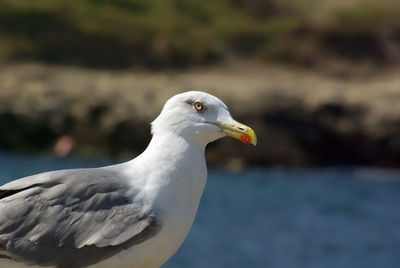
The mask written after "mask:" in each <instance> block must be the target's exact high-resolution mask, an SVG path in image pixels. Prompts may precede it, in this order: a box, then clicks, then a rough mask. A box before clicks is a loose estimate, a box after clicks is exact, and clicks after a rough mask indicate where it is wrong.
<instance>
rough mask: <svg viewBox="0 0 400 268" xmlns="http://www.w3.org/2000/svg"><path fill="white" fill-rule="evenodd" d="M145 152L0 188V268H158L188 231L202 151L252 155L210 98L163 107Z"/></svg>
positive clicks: (246, 135) (182, 97) (250, 137)
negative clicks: (233, 148) (218, 147)
mask: <svg viewBox="0 0 400 268" xmlns="http://www.w3.org/2000/svg"><path fill="white" fill-rule="evenodd" d="M151 132H152V135H153V137H152V139H151V141H150V143H149V145H148V147H147V148H146V150H145V151H144V152H143V153H142V154H140V155H139V156H137V157H136V158H134V159H133V160H130V161H128V162H124V163H121V164H116V165H111V166H106V167H100V168H88V169H69V170H58V171H50V172H45V173H41V174H37V175H33V176H29V177H25V178H21V179H18V180H15V181H12V182H9V183H7V184H5V185H3V186H1V187H0V266H1V267H26V266H33V267H42V266H51V267H57V268H67V267H68V268H81V267H118V268H123V267H135V268H141V267H145V268H149V267H159V266H161V265H162V264H163V263H165V262H166V261H167V260H168V259H169V258H170V257H171V256H172V255H173V254H174V253H175V252H176V251H177V250H178V248H179V247H180V246H181V244H182V243H183V241H184V240H185V238H186V236H187V234H188V233H189V230H190V228H191V226H192V224H193V221H194V218H195V215H196V211H197V208H198V205H199V201H200V198H201V195H202V192H203V189H204V186H205V183H206V179H207V166H206V162H205V157H204V151H205V147H206V145H207V144H208V143H210V142H212V141H214V140H216V139H219V138H221V137H223V136H225V135H227V136H231V137H233V138H236V139H238V140H240V141H242V142H244V143H248V144H253V145H256V143H257V137H256V135H255V132H254V131H253V130H252V129H251V128H250V127H248V126H246V125H243V124H241V123H239V122H237V121H235V120H233V118H232V116H231V115H230V112H229V109H228V107H227V106H226V105H225V104H224V103H223V102H222V101H221V100H219V99H218V98H217V97H215V96H213V95H210V94H208V93H205V92H201V91H189V92H185V93H181V94H178V95H175V96H173V97H172V98H170V99H169V100H168V101H167V102H166V103H165V105H164V107H163V109H162V111H161V113H160V115H159V116H158V117H157V118H156V119H155V120H154V121H153V122H152V123H151Z"/></svg>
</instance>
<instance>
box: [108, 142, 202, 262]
mask: <svg viewBox="0 0 400 268" xmlns="http://www.w3.org/2000/svg"><path fill="white" fill-rule="evenodd" d="M137 160H138V161H137V162H136V163H134V164H135V165H134V166H136V167H135V168H133V169H132V170H135V171H136V172H135V174H136V175H135V176H137V175H138V174H140V176H141V177H142V178H144V180H142V181H141V182H140V184H142V191H143V192H144V193H143V194H142V195H143V196H144V197H145V199H146V200H145V201H144V203H147V205H146V206H149V207H151V208H155V209H156V210H157V211H158V212H159V219H160V221H161V229H160V231H159V232H158V233H157V234H156V235H155V236H154V237H152V238H150V239H148V240H147V241H145V242H143V243H141V244H138V245H135V246H133V247H131V248H128V249H127V250H124V251H122V252H121V253H119V254H118V255H116V256H114V257H113V258H110V259H109V260H107V261H105V262H104V263H102V264H103V265H106V266H104V267H112V266H114V267H159V266H161V265H162V264H163V263H164V262H166V261H167V260H168V259H169V258H170V257H171V256H172V255H173V254H174V253H175V252H176V251H177V250H178V249H179V247H180V246H181V244H182V243H183V241H184V240H185V238H186V236H187V235H188V233H189V230H190V228H191V226H192V224H193V221H194V218H195V216H196V212H197V208H198V205H199V202H200V198H201V195H202V193H203V189H204V186H205V183H206V180H207V167H206V163H205V158H204V151H202V150H188V151H186V152H184V153H183V154H180V155H179V157H176V156H170V157H168V158H164V159H160V157H158V159H157V160H156V161H154V162H150V160H148V159H146V161H144V160H142V159H140V158H139V159H137ZM145 162H146V164H144V163H145ZM138 163H139V164H140V166H141V167H140V168H137V167H138ZM148 163H158V165H157V166H153V167H149V166H148ZM126 174H129V172H128V173H126ZM135 183H136V184H137V183H139V181H135ZM101 267H103V266H101Z"/></svg>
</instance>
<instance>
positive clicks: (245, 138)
mask: <svg viewBox="0 0 400 268" xmlns="http://www.w3.org/2000/svg"><path fill="white" fill-rule="evenodd" d="M240 141H241V142H244V143H250V142H251V138H250V136H249V135H247V134H243V135H242V136H240Z"/></svg>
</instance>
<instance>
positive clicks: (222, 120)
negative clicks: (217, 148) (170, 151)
mask: <svg viewBox="0 0 400 268" xmlns="http://www.w3.org/2000/svg"><path fill="white" fill-rule="evenodd" d="M152 133H153V135H157V134H161V133H174V134H177V135H179V136H182V137H184V138H186V139H190V140H192V141H194V142H196V143H198V144H201V145H203V146H205V145H207V144H208V143H209V142H212V141H214V140H216V139H219V138H221V137H223V136H225V135H228V136H231V137H233V138H236V139H238V140H240V141H242V142H244V143H249V144H253V145H256V144H257V137H256V134H255V132H254V131H253V130H252V129H251V128H250V127H248V126H246V125H244V124H241V123H239V122H237V121H235V120H233V118H232V116H231V114H230V112H229V109H228V107H227V106H226V105H225V104H224V103H223V102H222V101H221V100H220V99H218V98H217V97H215V96H213V95H210V94H208V93H205V92H201V91H189V92H185V93H181V94H178V95H175V96H173V97H172V98H170V99H169V100H168V101H167V102H166V103H165V105H164V108H163V110H162V111H161V113H160V115H159V116H158V117H157V118H156V120H154V121H153V123H152Z"/></svg>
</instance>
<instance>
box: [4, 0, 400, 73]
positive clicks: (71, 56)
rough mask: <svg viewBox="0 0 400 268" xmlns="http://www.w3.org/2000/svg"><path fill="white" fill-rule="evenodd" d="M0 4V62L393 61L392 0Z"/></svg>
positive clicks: (397, 6)
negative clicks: (231, 58) (248, 59)
mask: <svg viewBox="0 0 400 268" xmlns="http://www.w3.org/2000/svg"><path fill="white" fill-rule="evenodd" d="M0 4H1V9H0V22H1V23H0V59H2V60H4V61H14V60H40V61H45V62H52V63H65V64H78V65H86V66H94V67H114V68H123V67H130V66H145V67H154V68H160V67H183V66H189V65H197V64H210V63H215V62H220V61H222V60H224V59H225V58H227V57H232V56H233V57H249V58H255V59H261V60H264V61H277V62H289V63H292V64H297V65H302V66H304V65H316V64H318V63H319V61H321V60H324V59H325V58H326V57H328V58H329V57H331V58H343V59H345V60H347V59H349V60H352V61H372V62H375V63H382V62H384V63H386V62H390V63H393V62H395V63H400V56H399V54H400V52H399V51H400V38H399V36H400V2H399V1H396V0H374V1H372V0H365V1H360V0H348V1H335V0H320V1H311V0H308V1H306V0H296V1H290V0H202V1H196V0H79V1H70V0H35V1H32V0H19V1H13V0H0ZM396 57H397V58H396ZM396 59H397V60H396ZM396 61H398V62H396Z"/></svg>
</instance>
